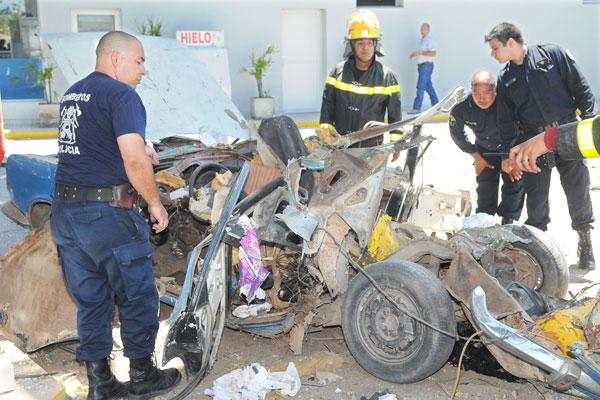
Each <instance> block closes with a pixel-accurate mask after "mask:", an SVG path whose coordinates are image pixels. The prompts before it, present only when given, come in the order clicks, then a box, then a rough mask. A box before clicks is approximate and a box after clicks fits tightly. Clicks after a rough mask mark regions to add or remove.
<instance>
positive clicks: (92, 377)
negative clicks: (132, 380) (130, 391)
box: [85, 358, 127, 400]
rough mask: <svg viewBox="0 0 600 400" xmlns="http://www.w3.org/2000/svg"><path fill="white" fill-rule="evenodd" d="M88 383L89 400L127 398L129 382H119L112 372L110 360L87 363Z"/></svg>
mask: <svg viewBox="0 0 600 400" xmlns="http://www.w3.org/2000/svg"><path fill="white" fill-rule="evenodd" d="M85 368H86V369H87V377H88V383H89V385H90V389H89V391H88V396H87V398H88V400H108V399H121V398H125V397H127V382H126V383H123V382H119V381H118V380H117V378H115V376H114V375H113V374H112V372H111V371H110V365H109V364H108V359H107V358H105V359H104V360H100V361H86V362H85Z"/></svg>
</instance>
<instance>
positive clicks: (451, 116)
mask: <svg viewBox="0 0 600 400" xmlns="http://www.w3.org/2000/svg"><path fill="white" fill-rule="evenodd" d="M448 124H450V126H454V125H456V118H454V116H453V115H450V116H449V117H448Z"/></svg>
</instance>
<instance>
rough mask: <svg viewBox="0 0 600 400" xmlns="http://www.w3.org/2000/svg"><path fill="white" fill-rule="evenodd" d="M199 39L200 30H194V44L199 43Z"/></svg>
mask: <svg viewBox="0 0 600 400" xmlns="http://www.w3.org/2000/svg"><path fill="white" fill-rule="evenodd" d="M198 39H199V38H198V32H197V31H194V32H192V43H193V44H197V43H198Z"/></svg>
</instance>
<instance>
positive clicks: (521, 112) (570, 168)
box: [485, 22, 595, 269]
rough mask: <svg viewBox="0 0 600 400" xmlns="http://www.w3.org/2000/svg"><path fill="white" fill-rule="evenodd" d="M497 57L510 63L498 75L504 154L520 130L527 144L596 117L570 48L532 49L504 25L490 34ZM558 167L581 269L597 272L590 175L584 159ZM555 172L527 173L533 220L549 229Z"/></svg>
mask: <svg viewBox="0 0 600 400" xmlns="http://www.w3.org/2000/svg"><path fill="white" fill-rule="evenodd" d="M485 41H486V42H487V43H488V44H489V46H490V48H491V50H492V53H491V54H492V57H494V58H495V59H496V60H497V61H498V62H500V63H506V65H505V66H504V68H503V69H502V71H501V72H500V74H499V76H498V99H497V103H498V104H497V107H498V129H499V130H500V135H501V136H502V137H503V146H504V147H503V151H508V149H509V147H510V146H511V145H514V144H516V138H517V128H516V126H515V124H517V125H518V126H519V128H520V129H521V130H522V131H523V134H524V135H523V140H527V139H530V138H532V137H534V136H536V135H537V134H539V133H540V132H543V131H544V129H546V128H547V127H551V126H558V125H559V124H564V123H568V122H574V121H576V120H577V115H576V113H575V111H576V110H577V109H579V110H580V112H581V117H582V118H583V119H586V118H590V117H593V116H594V115H595V111H594V110H595V109H594V107H595V106H594V95H593V94H592V91H591V89H590V86H589V85H588V83H587V81H586V79H585V77H584V76H583V74H582V72H581V70H580V69H579V67H578V66H577V64H576V63H575V58H574V57H573V55H572V54H571V53H570V52H569V51H568V50H563V49H562V48H560V47H559V46H556V45H553V44H547V45H538V46H527V45H526V44H525V42H524V40H523V35H522V34H521V31H520V30H519V29H518V28H517V27H516V26H515V25H513V24H510V23H506V22H503V23H500V24H498V25H496V26H495V27H494V28H493V29H492V30H491V31H490V32H489V33H488V34H487V35H486V36H485ZM502 167H503V169H504V170H505V171H510V170H512V169H514V170H516V171H517V172H516V173H515V172H513V173H514V174H515V175H520V171H521V169H520V167H519V166H518V165H514V164H513V163H511V162H510V160H508V159H506V160H504V161H503V162H502ZM556 168H557V169H558V172H559V174H560V180H561V184H562V187H563V190H564V192H565V195H566V196H567V204H568V206H569V214H570V216H571V226H572V227H573V229H574V230H576V231H577V233H578V234H579V243H578V249H577V250H578V255H579V267H580V268H586V269H593V268H595V261H594V255H593V252H592V243H591V232H590V229H591V228H592V223H593V222H594V214H593V210H592V203H591V200H590V194H589V185H590V176H589V171H588V169H587V166H586V165H585V163H584V161H582V160H565V159H562V158H561V157H560V156H559V157H557V158H556ZM551 172H552V171H551V168H550V167H549V165H548V163H547V162H546V163H545V167H544V168H542V171H541V172H540V173H539V174H531V173H524V174H523V181H524V186H525V193H526V194H527V215H528V218H527V221H525V223H526V224H529V225H533V226H535V227H537V228H539V229H541V230H546V228H547V226H548V223H549V222H550V218H549V212H550V208H549V202H548V191H549V188H550V176H551Z"/></svg>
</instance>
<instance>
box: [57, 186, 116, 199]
mask: <svg viewBox="0 0 600 400" xmlns="http://www.w3.org/2000/svg"><path fill="white" fill-rule="evenodd" d="M54 198H58V199H63V200H87V201H112V200H113V188H112V186H111V187H103V188H86V187H81V186H71V185H65V184H63V183H58V182H57V183H56V186H55V187H54Z"/></svg>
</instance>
